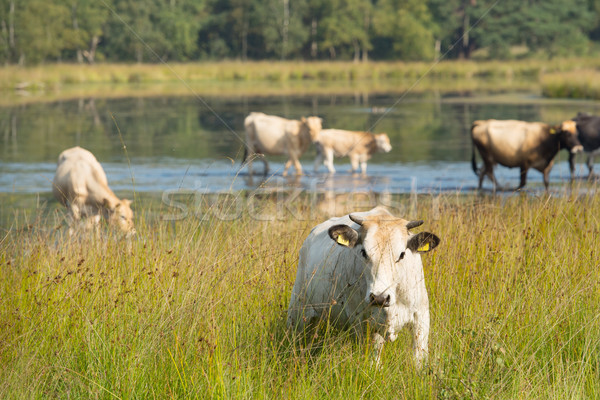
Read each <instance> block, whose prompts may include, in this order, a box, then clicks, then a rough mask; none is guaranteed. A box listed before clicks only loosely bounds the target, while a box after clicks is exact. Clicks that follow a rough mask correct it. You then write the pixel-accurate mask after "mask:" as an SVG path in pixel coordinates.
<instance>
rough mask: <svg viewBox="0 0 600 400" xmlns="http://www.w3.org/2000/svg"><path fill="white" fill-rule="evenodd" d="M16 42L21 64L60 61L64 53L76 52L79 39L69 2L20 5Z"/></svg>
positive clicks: (41, 1)
mask: <svg viewBox="0 0 600 400" xmlns="http://www.w3.org/2000/svg"><path fill="white" fill-rule="evenodd" d="M14 41H15V49H14V50H15V55H16V56H18V58H19V63H24V62H27V63H39V62H43V61H50V60H53V61H57V60H60V59H61V52H62V51H63V50H73V49H75V48H76V46H77V36H76V34H75V32H74V30H73V29H72V26H71V10H70V9H69V7H68V5H67V3H66V1H45V0H27V1H24V2H17V3H16V7H15V19H14Z"/></svg>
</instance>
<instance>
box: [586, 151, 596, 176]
mask: <svg viewBox="0 0 600 400" xmlns="http://www.w3.org/2000/svg"><path fill="white" fill-rule="evenodd" d="M587 166H588V172H589V175H588V176H589V177H590V178H593V177H594V154H593V153H592V154H589V155H588V159H587Z"/></svg>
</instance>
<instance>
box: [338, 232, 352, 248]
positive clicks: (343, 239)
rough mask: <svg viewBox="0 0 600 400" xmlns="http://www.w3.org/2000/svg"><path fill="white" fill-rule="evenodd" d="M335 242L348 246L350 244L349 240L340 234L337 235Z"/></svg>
mask: <svg viewBox="0 0 600 400" xmlns="http://www.w3.org/2000/svg"><path fill="white" fill-rule="evenodd" d="M337 242H338V243H339V244H341V245H342V246H349V245H350V241H349V240H348V239H346V238H345V237H343V236H342V235H338V237H337Z"/></svg>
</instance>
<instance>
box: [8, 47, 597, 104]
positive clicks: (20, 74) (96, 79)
mask: <svg viewBox="0 0 600 400" xmlns="http://www.w3.org/2000/svg"><path fill="white" fill-rule="evenodd" d="M598 68H600V61H598V60H597V59H593V58H587V59H554V60H517V61H510V62H508V61H507V62H498V61H494V62H491V61H477V62H476V61H460V60H453V61H442V62H439V63H435V62H408V63H405V62H368V63H352V62H268V61H258V62H239V61H222V62H204V63H188V64H169V65H163V64H97V65H76V64H50V65H42V66H36V67H18V66H5V67H2V68H0V70H1V71H2V74H0V91H1V92H3V94H4V95H3V96H1V98H0V104H14V103H24V102H30V101H39V100H46V101H53V100H62V99H66V98H73V97H81V96H96V97H107V96H132V95H135V96H148V95H166V94H168V95H181V94H191V92H193V93H198V94H200V95H206V94H211V93H212V94H220V95H222V94H230V95H239V94H241V93H244V94H249V95H260V94H265V95H272V94H274V93H277V94H287V93H289V94H305V93H315V94H319V93H351V92H355V91H357V90H360V91H369V92H377V91H386V92H402V91H405V90H407V89H411V90H413V91H425V90H440V91H473V90H502V91H506V90H509V89H510V90H540V88H541V86H540V85H541V84H540V80H543V79H545V78H544V77H545V76H546V75H548V74H550V75H551V76H552V77H559V78H560V77H563V76H565V77H566V78H562V79H563V80H567V81H568V80H569V78H570V77H571V76H572V75H577V74H578V72H571V71H578V70H580V69H586V70H595V69H598ZM548 79H550V80H553V79H556V78H548ZM581 79H583V78H581ZM581 79H580V80H581ZM544 82H546V80H545V81H544ZM417 83H418V84H417ZM546 86H547V85H546ZM545 93H548V94H549V95H551V96H553V95H554V94H553V93H554V91H551V90H545Z"/></svg>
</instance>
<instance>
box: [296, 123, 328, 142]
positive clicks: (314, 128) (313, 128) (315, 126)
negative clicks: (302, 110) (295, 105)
mask: <svg viewBox="0 0 600 400" xmlns="http://www.w3.org/2000/svg"><path fill="white" fill-rule="evenodd" d="M300 121H302V123H303V124H304V125H306V127H307V128H308V133H309V134H310V139H311V140H312V141H313V142H314V141H315V140H317V139H318V137H319V132H321V129H323V119H322V118H319V117H308V118H305V117H302V118H301V119H300Z"/></svg>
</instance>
